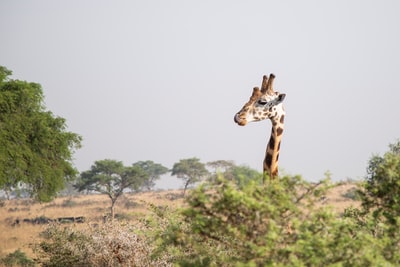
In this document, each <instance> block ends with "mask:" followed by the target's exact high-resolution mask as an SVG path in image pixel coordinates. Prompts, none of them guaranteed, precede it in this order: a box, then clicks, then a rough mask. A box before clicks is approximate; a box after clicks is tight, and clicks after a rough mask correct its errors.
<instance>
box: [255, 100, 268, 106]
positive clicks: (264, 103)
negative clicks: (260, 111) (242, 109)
mask: <svg viewBox="0 0 400 267" xmlns="http://www.w3.org/2000/svg"><path fill="white" fill-rule="evenodd" d="M257 103H258V104H259V105H261V106H265V105H266V104H267V103H268V102H267V101H264V100H258V101H257Z"/></svg>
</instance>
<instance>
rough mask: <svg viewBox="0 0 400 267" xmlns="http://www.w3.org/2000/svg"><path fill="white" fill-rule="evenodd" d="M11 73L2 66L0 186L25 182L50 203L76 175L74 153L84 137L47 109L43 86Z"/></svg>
mask: <svg viewBox="0 0 400 267" xmlns="http://www.w3.org/2000/svg"><path fill="white" fill-rule="evenodd" d="M11 74H12V72H11V71H10V70H8V69H7V68H5V67H2V66H0V188H1V189H3V190H5V191H6V192H7V191H10V190H12V189H13V188H16V187H18V186H19V185H21V184H23V185H25V186H27V187H28V189H29V192H30V194H31V195H32V196H33V197H35V198H36V199H38V200H40V201H50V200H51V199H52V198H53V197H54V196H55V195H56V194H57V192H58V191H60V190H61V189H63V188H64V184H65V181H66V180H71V179H73V178H74V177H75V175H76V174H77V171H76V169H75V168H74V167H73V165H72V155H73V152H74V151H75V150H76V149H77V148H79V147H80V145H81V140H82V138H81V137H80V136H79V135H78V134H76V133H72V132H69V131H67V125H66V120H65V119H64V118H61V117H58V116H55V115H54V114H53V113H52V112H50V111H48V110H46V109H45V106H44V103H43V102H44V95H43V91H42V88H41V86H40V84H38V83H32V82H26V81H20V80H13V79H10V77H9V76H11Z"/></svg>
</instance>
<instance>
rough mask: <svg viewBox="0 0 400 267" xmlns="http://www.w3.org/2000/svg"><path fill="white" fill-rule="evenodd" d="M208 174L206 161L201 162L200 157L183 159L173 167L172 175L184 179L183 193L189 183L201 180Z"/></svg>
mask: <svg viewBox="0 0 400 267" xmlns="http://www.w3.org/2000/svg"><path fill="white" fill-rule="evenodd" d="M208 174H209V172H208V171H207V169H206V167H205V165H204V163H201V162H200V159H198V158H189V159H181V160H180V161H179V162H177V163H175V164H174V166H173V167H172V175H176V177H178V178H180V179H182V180H183V181H184V190H183V195H185V192H186V189H187V188H188V186H189V185H191V184H194V183H196V182H198V181H200V180H201V179H202V178H204V177H205V176H207V175H208Z"/></svg>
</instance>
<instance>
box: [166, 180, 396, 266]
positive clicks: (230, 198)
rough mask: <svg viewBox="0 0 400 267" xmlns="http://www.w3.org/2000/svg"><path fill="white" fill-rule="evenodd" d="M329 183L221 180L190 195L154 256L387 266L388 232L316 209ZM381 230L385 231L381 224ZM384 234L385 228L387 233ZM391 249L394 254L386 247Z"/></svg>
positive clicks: (185, 262) (208, 262)
mask: <svg viewBox="0 0 400 267" xmlns="http://www.w3.org/2000/svg"><path fill="white" fill-rule="evenodd" d="M329 187H330V183H329V180H324V181H321V182H320V183H317V184H312V183H307V182H305V181H303V180H302V179H301V178H300V177H282V178H281V179H280V180H274V181H270V182H269V183H268V184H267V185H266V186H263V185H260V184H259V183H257V182H249V183H248V184H245V185H244V186H243V187H242V188H239V187H238V186H237V185H236V184H234V183H232V182H231V181H227V180H226V179H224V178H222V177H219V179H218V180H217V181H216V183H214V184H212V185H202V186H201V187H199V188H198V189H196V190H194V191H193V192H192V193H191V194H190V196H189V197H188V205H189V207H188V208H186V209H184V210H183V211H182V212H181V213H180V216H181V217H180V219H173V220H171V221H170V222H169V225H168V227H166V228H165V230H164V231H163V232H161V233H160V234H159V242H160V245H159V253H160V254H161V255H163V254H165V253H166V254H168V255H173V259H172V261H173V262H175V263H177V264H178V265H179V266H383V265H388V266H390V265H391V264H392V263H393V262H396V260H394V255H395V254H394V253H392V258H390V259H389V258H388V257H386V256H385V253H387V252H388V250H387V249H388V247H389V245H392V244H393V242H389V239H388V235H387V234H384V235H382V236H381V238H378V239H377V238H376V237H375V236H374V235H373V234H372V233H371V231H370V229H369V228H367V227H360V225H359V224H358V221H357V220H355V219H354V218H352V217H338V216H337V215H336V214H335V213H334V212H333V211H331V210H330V209H329V208H326V207H319V208H318V207H316V204H317V203H318V201H319V199H320V198H321V196H323V195H324V192H325V191H326V190H327V189H328V188H329ZM381 230H382V231H383V232H385V231H386V228H385V229H381ZM385 233H386V232H385ZM390 251H394V250H393V249H391V250H390Z"/></svg>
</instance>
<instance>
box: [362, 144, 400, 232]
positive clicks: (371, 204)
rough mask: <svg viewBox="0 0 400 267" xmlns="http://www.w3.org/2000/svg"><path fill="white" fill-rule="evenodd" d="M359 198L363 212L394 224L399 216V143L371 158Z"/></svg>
mask: <svg viewBox="0 0 400 267" xmlns="http://www.w3.org/2000/svg"><path fill="white" fill-rule="evenodd" d="M367 173H368V174H367V177H366V182H365V184H364V190H362V191H361V192H360V193H361V198H362V203H363V208H364V209H365V211H367V212H368V211H372V212H373V214H374V217H375V218H376V219H378V220H380V219H382V218H384V219H385V220H387V221H388V222H389V223H391V224H396V218H397V217H399V216H400V141H398V142H396V143H395V144H391V145H389V151H388V152H386V153H385V154H384V155H383V156H378V155H375V156H373V157H372V158H371V159H370V161H369V164H368V168H367Z"/></svg>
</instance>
